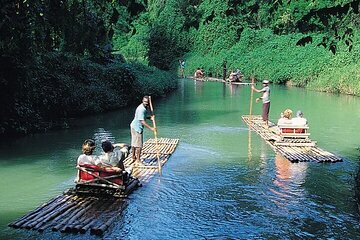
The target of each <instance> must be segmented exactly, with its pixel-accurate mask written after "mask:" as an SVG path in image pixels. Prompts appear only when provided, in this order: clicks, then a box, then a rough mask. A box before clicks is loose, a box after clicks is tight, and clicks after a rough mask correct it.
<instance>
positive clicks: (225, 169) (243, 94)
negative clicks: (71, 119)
mask: <svg viewBox="0 0 360 240" xmlns="http://www.w3.org/2000/svg"><path fill="white" fill-rule="evenodd" d="M271 87H272V96H271V99H272V106H271V110H270V112H271V114H270V118H271V119H272V120H276V119H277V117H278V115H279V113H280V111H281V110H284V109H285V108H288V107H289V108H292V109H293V110H294V111H296V110H298V109H301V110H303V112H304V113H305V115H306V117H307V118H308V120H309V122H310V130H311V138H313V139H314V140H317V141H318V145H319V146H320V147H322V148H324V149H326V150H328V151H331V152H333V153H335V154H338V155H341V156H342V157H344V162H342V163H333V164H317V163H297V164H292V163H290V162H289V161H287V160H285V159H283V158H282V157H281V156H278V155H276V153H275V152H274V151H273V150H272V149H271V148H270V147H269V146H268V145H267V144H266V143H265V142H264V141H263V140H262V139H261V138H259V136H258V135H256V134H255V133H249V131H248V129H247V127H246V126H245V125H244V124H243V123H242V122H241V115H242V114H247V113H248V111H249V98H250V91H249V87H248V86H228V85H223V84H221V83H213V82H194V81H191V80H185V81H181V82H180V83H179V90H178V91H176V92H175V93H173V94H172V95H170V96H168V97H167V98H164V99H159V100H155V101H154V107H155V112H156V115H157V118H156V119H157V125H158V128H159V136H160V137H168V138H179V139H180V144H179V146H178V148H177V150H176V151H175V153H174V155H173V156H172V157H171V158H170V160H169V161H168V162H167V164H166V165H165V167H164V168H163V174H162V176H155V177H154V178H153V179H152V180H151V181H150V182H148V183H146V184H145V185H144V186H143V187H142V188H140V189H139V190H137V191H136V192H134V193H133V194H132V195H131V196H130V198H129V199H128V206H127V208H126V210H125V212H124V214H123V215H122V217H121V218H120V219H119V220H118V221H117V222H115V223H114V224H113V226H112V227H111V228H110V229H109V231H108V232H106V234H105V235H104V237H103V238H104V239H311V238H312V239H358V238H359V230H360V227H359V213H358V211H357V207H356V202H355V198H354V176H355V172H356V170H357V167H358V156H359V152H358V150H356V148H357V147H359V146H358V145H359V143H360V136H358V134H357V133H356V131H355V130H354V129H358V119H359V117H360V99H359V98H354V97H349V96H337V95H330V94H323V93H316V92H309V91H305V90H303V89H297V88H284V87H277V86H271ZM135 107H136V106H133V107H131V108H129V109H124V110H121V111H117V112H112V113H108V114H103V115H99V116H94V117H91V118H86V119H79V120H77V127H76V128H73V129H69V130H65V131H59V132H51V133H48V134H39V135H35V136H29V137H26V138H23V139H19V140H17V141H15V142H11V143H9V142H6V143H5V142H3V143H1V145H0V162H1V166H2V167H1V170H0V171H1V174H2V178H1V180H0V183H1V186H3V187H2V188H1V190H0V192H1V196H0V203H1V205H0V217H1V218H0V227H1V232H0V238H5V239H9V238H10V239H11V238H14V239H19V238H20V239H23V238H29V239H59V238H60V239H85V238H86V239H92V238H93V239H97V237H94V236H90V235H88V234H86V235H72V234H60V233H56V232H55V233H53V232H51V231H50V232H45V233H42V234H39V233H37V232H32V231H24V230H14V229H10V228H8V227H6V224H8V223H9V222H11V221H13V220H15V219H16V218H18V217H20V216H22V215H23V214H25V213H27V212H28V211H30V210H32V209H34V208H35V207H36V206H38V205H39V204H41V203H43V202H45V201H47V200H48V199H50V198H52V197H53V196H55V195H56V194H60V193H61V192H62V191H63V190H65V189H67V188H69V187H72V186H73V179H74V176H75V169H74V164H75V162H76V158H77V156H78V155H79V154H80V146H81V143H82V141H83V140H84V139H85V138H88V137H94V138H95V139H96V140H97V142H100V141H101V140H102V139H105V138H106V139H111V140H113V141H120V142H129V141H130V133H129V129H128V125H129V123H130V121H131V119H132V116H133V111H134V110H135ZM334 109H336V110H334ZM260 111H261V105H254V112H255V113H260ZM350 115H351V116H354V117H351V118H349V117H346V118H344V116H350ZM344 126H346V127H345V128H344ZM145 137H146V138H148V137H152V136H151V134H150V133H149V132H148V131H147V132H145ZM20 176H21V177H20Z"/></svg>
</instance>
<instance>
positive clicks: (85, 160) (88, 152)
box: [77, 139, 100, 165]
mask: <svg viewBox="0 0 360 240" xmlns="http://www.w3.org/2000/svg"><path fill="white" fill-rule="evenodd" d="M95 147H96V146H95V141H94V140H93V139H86V140H85V141H84V143H83V145H82V153H83V154H81V155H80V156H79V157H78V159H77V165H81V164H91V165H99V164H100V159H99V158H98V156H96V155H94V154H93V152H94V149H95Z"/></svg>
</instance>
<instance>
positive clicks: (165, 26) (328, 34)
mask: <svg viewBox="0 0 360 240" xmlns="http://www.w3.org/2000/svg"><path fill="white" fill-rule="evenodd" d="M1 16H2V17H1V20H0V36H1V39H0V53H1V55H0V87H1V88H0V89H1V90H0V93H1V94H0V102H1V110H0V114H1V116H0V134H13V133H28V132H32V131H35V130H40V129H47V128H51V127H54V126H59V125H60V126H61V125H62V124H63V122H65V123H66V119H67V118H68V117H73V116H78V115H83V114H90V113H94V112H102V111H107V110H111V109H114V108H119V107H122V106H125V105H127V104H128V103H129V102H131V101H132V100H133V98H134V97H138V96H141V95H142V94H144V93H149V94H152V95H162V94H165V93H166V92H167V91H170V90H171V89H173V88H174V87H175V86H176V82H175V81H174V73H175V71H176V70H177V68H178V60H179V59H181V58H184V59H185V60H186V68H185V70H186V73H187V74H188V75H192V73H193V72H194V70H195V69H196V68H197V67H202V68H204V69H205V71H206V74H207V75H211V76H222V74H223V65H224V63H226V66H227V69H228V71H229V70H232V69H234V68H240V69H241V70H242V71H243V73H244V74H245V76H246V77H249V76H250V75H254V76H256V77H257V78H258V79H264V78H268V79H270V80H271V81H273V82H275V83H279V84H283V83H287V84H294V85H297V86H303V87H308V88H311V89H315V90H320V91H329V92H339V93H346V94H354V95H360V85H359V82H360V81H359V80H360V74H359V71H360V70H359V69H360V68H359V62H360V61H359V57H360V55H359V51H360V50H359V42H360V31H359V29H360V27H359V23H360V18H359V1H357V0H297V1H293V0H246V1H245V0H152V1H147V0H126V1H125V0H118V1H114V0H97V1H84V0H65V1H57V0H47V1H44V0H34V1H27V0H21V1H20V0H12V1H10V0H4V1H2V4H1ZM164 71H166V72H164ZM132 93H136V94H132ZM58 109H60V110H58ZM59 123H60V124H59ZM65 125H66V124H65Z"/></svg>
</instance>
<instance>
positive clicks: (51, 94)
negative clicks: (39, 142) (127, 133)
mask: <svg viewBox="0 0 360 240" xmlns="http://www.w3.org/2000/svg"><path fill="white" fill-rule="evenodd" d="M1 14H2V16H4V18H3V17H2V18H1V22H0V35H1V39H0V53H1V56H0V66H1V68H0V89H1V90H0V103H1V108H0V135H16V134H27V133H31V132H35V131H44V130H47V129H51V128H56V127H68V121H67V119H68V118H70V117H75V116H80V115H85V114H92V113H97V112H103V111H108V110H112V109H116V108H120V107H124V106H126V105H128V104H129V103H131V102H134V100H137V99H138V98H141V96H142V95H144V94H151V95H152V96H155V97H156V96H160V95H164V94H165V93H166V92H168V91H171V90H172V89H174V88H175V87H176V81H175V80H176V75H175V74H173V73H171V72H164V71H162V70H159V69H156V68H154V67H149V66H147V64H141V63H132V62H129V61H127V60H125V58H124V57H123V56H122V54H121V53H119V52H115V51H114V49H113V47H112V41H113V35H114V32H115V30H116V31H127V28H126V27H128V25H129V24H130V21H131V19H128V16H130V14H129V13H128V12H127V6H125V5H124V4H119V3H116V2H114V1H105V0H104V1H55V0H50V1H42V0H38V1H3V2H2V6H1ZM121 14H122V15H121ZM120 16H121V17H122V18H121V17H120ZM124 21H125V23H124ZM126 21H128V22H126ZM122 29H123V30H122ZM144 54H145V53H144ZM146 54H147V53H146Z"/></svg>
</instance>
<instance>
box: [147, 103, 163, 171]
mask: <svg viewBox="0 0 360 240" xmlns="http://www.w3.org/2000/svg"><path fill="white" fill-rule="evenodd" d="M149 102H150V110H151V113H152V115H153V116H152V118H151V119H152V122H153V127H154V128H155V131H154V138H155V148H156V157H157V160H158V167H159V174H160V176H161V162H160V152H159V143H158V139H157V128H156V122H155V115H154V108H153V105H152V101H151V96H149Z"/></svg>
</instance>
